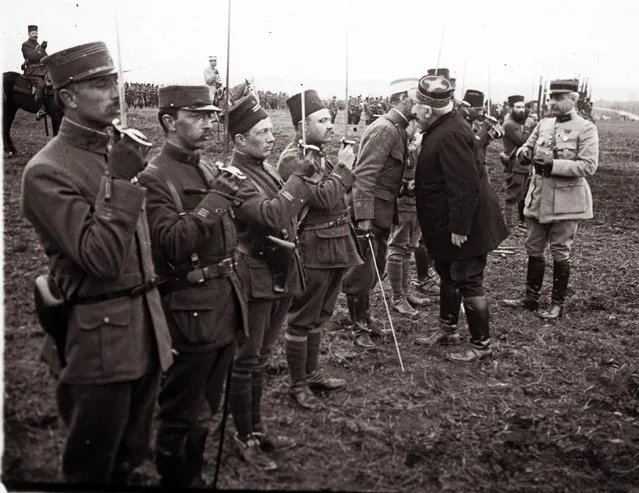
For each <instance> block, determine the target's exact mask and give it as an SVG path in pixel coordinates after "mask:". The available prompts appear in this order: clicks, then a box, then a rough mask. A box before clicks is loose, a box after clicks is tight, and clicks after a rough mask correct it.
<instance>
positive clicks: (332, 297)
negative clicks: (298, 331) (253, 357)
mask: <svg viewBox="0 0 639 493" xmlns="http://www.w3.org/2000/svg"><path fill="white" fill-rule="evenodd" d="M305 271H306V290H305V291H304V292H303V293H301V294H300V295H298V296H296V297H295V299H294V300H293V303H292V305H291V308H290V310H289V312H288V324H289V325H290V326H292V327H295V328H306V329H312V328H314V327H319V326H320V325H322V324H324V323H326V322H328V321H329V319H330V318H331V315H332V314H333V310H334V309H335V302H336V301H337V296H338V295H339V292H340V290H341V288H342V281H343V279H344V275H345V274H346V269H309V268H306V269H305Z"/></svg>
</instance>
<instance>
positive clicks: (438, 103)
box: [415, 75, 452, 108]
mask: <svg viewBox="0 0 639 493" xmlns="http://www.w3.org/2000/svg"><path fill="white" fill-rule="evenodd" d="M451 92H452V84H451V83H450V81H449V80H448V79H446V78H445V77H443V76H441V75H425V76H424V77H422V78H421V79H420V80H419V83H418V85H417V91H415V101H417V102H418V103H422V104H427V105H428V106H430V107H432V108H443V107H444V106H446V105H447V104H448V103H450V96H451Z"/></svg>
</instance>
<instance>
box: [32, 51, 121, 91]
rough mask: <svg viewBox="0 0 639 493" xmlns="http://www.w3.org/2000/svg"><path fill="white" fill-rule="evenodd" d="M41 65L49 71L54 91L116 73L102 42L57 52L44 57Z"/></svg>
mask: <svg viewBox="0 0 639 493" xmlns="http://www.w3.org/2000/svg"><path fill="white" fill-rule="evenodd" d="M42 63H44V64H45V65H46V67H47V69H48V70H49V75H50V76H51V81H52V82H53V88H54V89H60V88H61V87H64V86H66V85H69V84H71V83H72V82H79V81H82V80H87V79H95V78H98V77H104V76H105V75H111V74H115V73H117V71H116V69H115V67H114V66H113V59H112V58H111V55H110V54H109V50H108V49H107V47H106V44H104V43H103V42H102V41H96V42H93V43H86V44H83V45H78V46H73V47H71V48H67V49H66V50H62V51H58V52H56V53H53V54H52V55H49V56H46V57H44V58H43V59H42Z"/></svg>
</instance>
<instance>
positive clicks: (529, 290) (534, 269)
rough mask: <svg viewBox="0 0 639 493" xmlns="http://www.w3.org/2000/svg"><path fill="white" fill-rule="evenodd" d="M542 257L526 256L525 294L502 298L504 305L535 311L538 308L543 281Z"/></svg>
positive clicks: (543, 263)
mask: <svg viewBox="0 0 639 493" xmlns="http://www.w3.org/2000/svg"><path fill="white" fill-rule="evenodd" d="M544 269H545V262H544V257H528V269H527V272H526V294H525V295H524V296H523V297H521V298H515V299H508V300H502V304H503V305H504V306H508V307H510V308H524V309H526V310H530V311H535V310H537V308H539V295H540V293H541V286H542V284H543V282H544Z"/></svg>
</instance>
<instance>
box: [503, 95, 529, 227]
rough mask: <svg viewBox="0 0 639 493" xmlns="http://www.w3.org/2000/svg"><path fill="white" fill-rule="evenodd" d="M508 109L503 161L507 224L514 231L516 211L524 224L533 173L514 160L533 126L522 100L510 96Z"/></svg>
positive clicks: (525, 165)
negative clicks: (528, 186) (525, 198)
mask: <svg viewBox="0 0 639 493" xmlns="http://www.w3.org/2000/svg"><path fill="white" fill-rule="evenodd" d="M508 105H509V106H510V107H511V108H512V110H511V112H510V113H509V114H508V116H507V117H506V120H505V121H504V153H503V155H500V158H501V161H502V164H503V165H504V173H505V175H506V199H505V205H504V221H505V222H506V227H507V228H508V230H509V231H511V230H512V229H513V226H514V224H515V221H514V212H515V207H517V209H518V213H519V216H520V221H523V217H524V216H523V213H524V197H525V196H526V188H527V185H528V176H529V175H530V169H531V165H530V164H522V163H520V162H519V161H518V160H517V159H515V155H514V151H515V150H516V149H518V148H519V147H521V146H522V145H523V144H524V143H525V142H526V140H527V139H528V136H529V135H530V133H531V132H532V130H533V127H534V125H533V120H532V118H528V119H527V118H526V111H525V110H526V108H525V103H524V97H523V96H519V95H515V96H508Z"/></svg>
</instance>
